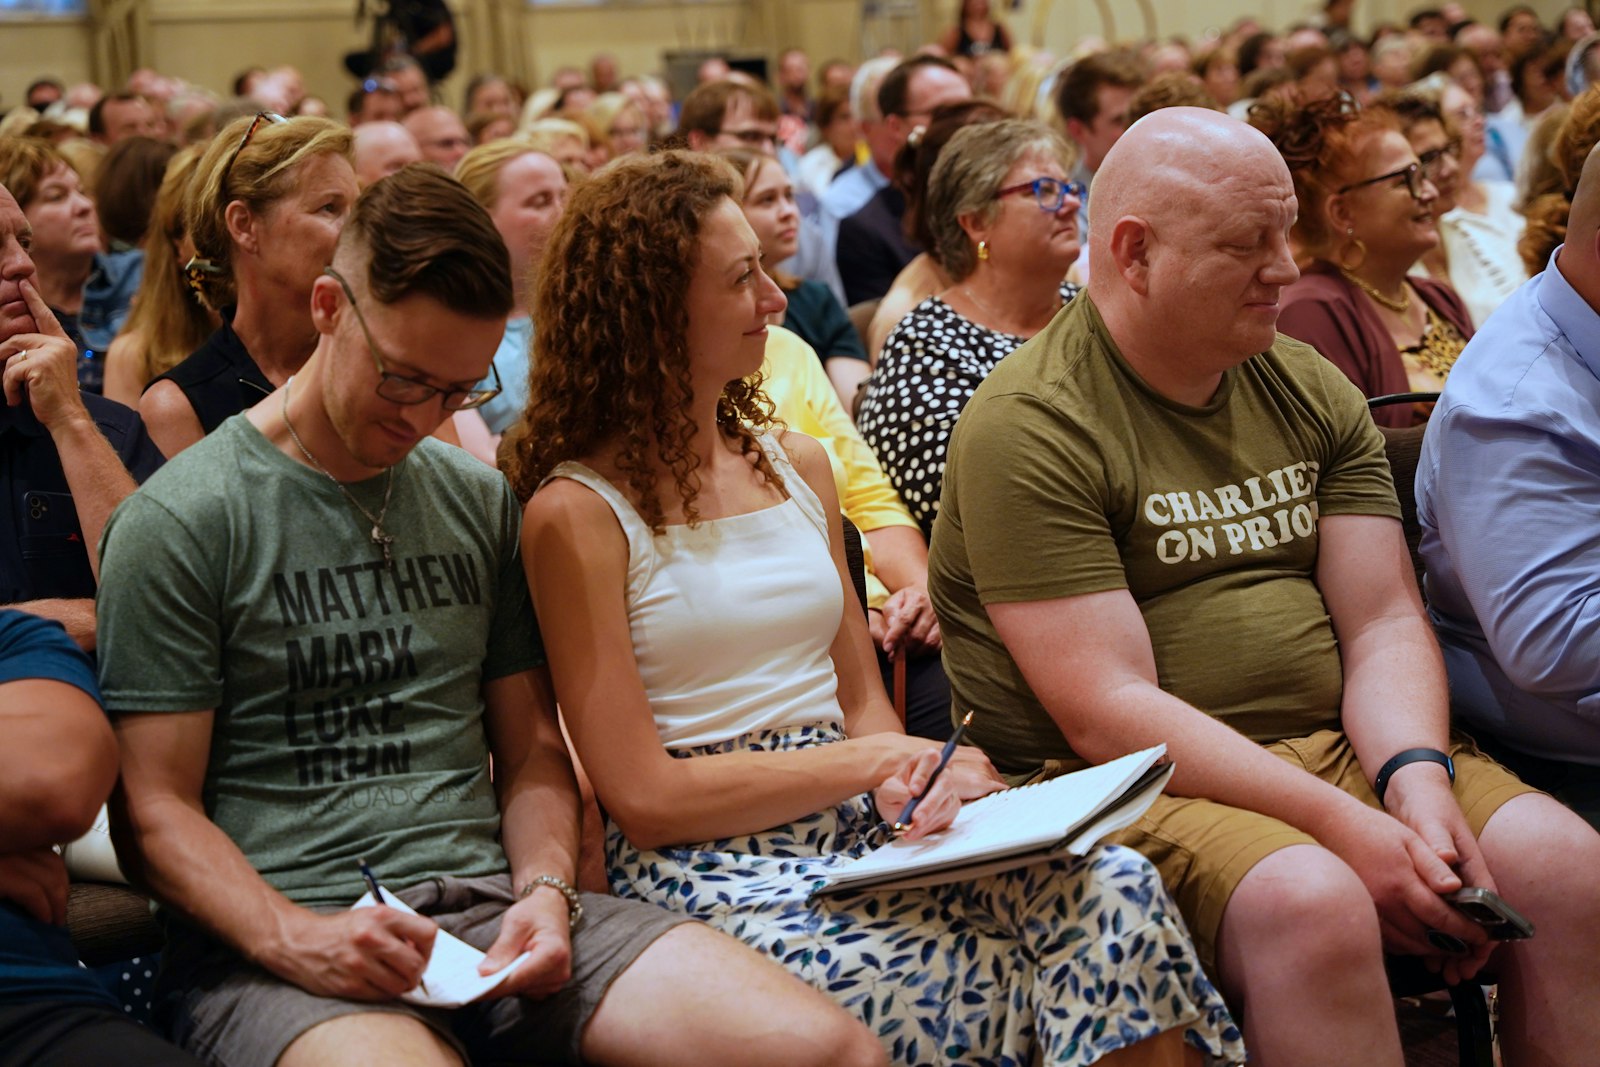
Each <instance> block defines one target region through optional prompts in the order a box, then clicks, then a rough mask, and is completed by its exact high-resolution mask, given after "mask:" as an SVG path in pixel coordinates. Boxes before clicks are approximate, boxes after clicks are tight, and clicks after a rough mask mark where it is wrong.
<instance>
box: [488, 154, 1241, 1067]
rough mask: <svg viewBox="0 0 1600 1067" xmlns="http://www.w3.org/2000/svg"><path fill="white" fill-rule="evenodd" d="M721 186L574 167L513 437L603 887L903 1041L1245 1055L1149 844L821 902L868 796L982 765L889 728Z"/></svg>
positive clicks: (981, 772) (675, 162) (943, 802)
mask: <svg viewBox="0 0 1600 1067" xmlns="http://www.w3.org/2000/svg"><path fill="white" fill-rule="evenodd" d="M739 192H740V187H739V179H738V176H737V175H736V174H734V173H733V172H732V169H731V168H730V167H729V166H728V165H727V164H726V163H725V162H723V161H721V160H718V159H714V158H711V157H708V156H704V155H700V154H696V153H688V152H664V153H661V154H658V155H653V156H645V157H640V158H637V159H626V160H620V161H618V162H617V163H615V164H613V165H611V166H609V167H607V168H606V169H605V170H604V171H602V172H601V173H600V174H599V175H596V176H595V178H594V179H593V180H592V181H590V182H588V183H586V184H584V185H583V186H581V187H580V188H578V189H577V190H576V191H575V192H574V193H573V196H572V199H571V201H570V202H569V203H568V205H567V210H566V213H565V214H564V215H563V217H562V219H561V221H560V222H559V223H558V224H557V225H556V229H555V232H554V233H553V234H552V236H551V240H550V247H549V249H548V251H547V252H546V262H547V264H552V265H553V264H558V263H559V264H561V265H562V267H563V269H561V270H559V271H557V270H548V271H546V272H545V274H544V275H543V277H542V279H541V282H540V285H539V289H538V294H537V297H536V302H535V313H536V315H537V316H538V318H539V322H540V329H539V333H538V335H537V337H536V339H535V343H534V347H535V359H534V365H533V383H532V389H531V394H532V398H531V399H530V401H529V405H528V410H527V413H526V415H525V416H524V419H523V422H522V423H521V424H520V425H519V426H518V428H517V429H516V431H515V432H514V434H513V436H512V437H511V438H510V439H509V440H508V446H507V448H506V449H505V450H504V452H503V455H504V456H505V457H506V459H507V467H508V474H509V476H510V478H511V482H512V485H513V487H514V488H515V490H516V491H517V494H518V496H519V497H521V498H523V499H525V500H528V504H527V507H526V509H525V512H524V521H523V530H522V559H523V565H524V568H525V569H526V570H527V572H528V580H529V584H530V585H531V587H532V591H533V598H534V604H535V607H536V609H537V611H538V614H539V618H540V621H541V629H542V632H543V634H544V637H545V647H546V649H547V652H548V656H549V662H550V668H551V673H552V677H553V680H554V683H555V690H556V696H557V699H558V700H559V701H560V703H561V706H562V709H563V712H564V714H565V717H566V723H567V727H568V729H569V731H570V733H571V737H572V741H573V743H574V745H575V747H576V749H577V753H578V755H579V757H580V758H581V759H582V761H583V763H584V766H585V767H586V768H587V769H588V772H589V775H590V778H591V780H592V781H593V783H594V787H595V791H596V793H597V795H598V797H599V800H600V803H601V805H602V807H603V808H604V809H605V811H606V812H607V815H608V818H609V819H610V827H609V834H608V840H607V854H608V864H607V867H608V870H609V873H610V878H611V884H612V889H613V890H614V891H615V892H616V893H617V894H618V895H619V896H622V897H631V898H635V899H644V900H649V901H653V902H655V903H657V904H659V905H660V906H662V907H665V908H670V909H675V910H678V911H682V912H685V913H687V914H690V915H692V916H694V917H696V918H699V919H701V920H703V921H705V922H707V923H709V924H711V925H712V926H715V927H717V928H719V929H722V930H724V931H727V932H729V933H731V934H733V935H734V936H736V937H738V938H740V939H741V940H743V941H745V942H746V943H747V944H750V945H751V946H753V947H755V948H757V949H758V950H760V951H762V952H764V953H767V954H769V955H771V956H772V957H773V958H775V959H777V960H779V962H781V963H782V964H783V965H784V966H785V967H786V968H788V969H789V970H790V971H792V972H793V973H795V974H797V975H799V976H800V977H801V978H804V979H805V980H806V981H808V982H809V983H811V984H812V985H814V986H816V987H817V988H819V989H821V990H822V991H823V992H824V993H826V994H827V995H829V996H830V997H832V998H834V999H835V1000H837V1001H838V1002H839V1003H840V1004H841V1005H843V1006H844V1007H845V1008H846V1009H847V1010H849V1011H851V1012H852V1013H854V1014H855V1015H856V1016H857V1017H858V1018H860V1019H861V1020H862V1021H863V1022H865V1023H867V1024H868V1025H869V1026H870V1027H871V1028H872V1029H873V1032H874V1033H875V1034H876V1035H877V1037H878V1039H879V1041H880V1042H881V1043H882V1045H883V1050H884V1053H885V1054H886V1056H887V1057H889V1058H892V1060H893V1061H894V1062H896V1063H901V1064H925V1063H936V1062H937V1063H946V1062H949V1063H969V1062H972V1063H979V1062H1013V1063H1045V1064H1052V1065H1054V1064H1075V1065H1079V1064H1089V1063H1095V1062H1100V1063H1103V1064H1106V1065H1110V1064H1119V1065H1128V1064H1135V1063H1137V1064H1155V1063H1198V1062H1200V1056H1201V1055H1202V1051H1201V1050H1203V1054H1206V1055H1209V1056H1211V1057H1212V1058H1213V1060H1214V1061H1220V1062H1232V1061H1237V1060H1239V1059H1241V1058H1242V1056H1243V1049H1242V1048H1241V1047H1240V1040H1239V1034H1238V1030H1237V1029H1236V1028H1235V1027H1234V1026H1233V1024H1232V1022H1231V1020H1230V1019H1229V1017H1228V1014H1227V1009H1226V1008H1225V1006H1224V1005H1223V1003H1222V1001H1221V999H1220V997H1219V996H1218V995H1217V993H1216V992H1215V990H1214V989H1213V988H1212V987H1211V984H1210V982H1209V981H1208V980H1207V979H1206V978H1205V977H1204V974H1203V972H1202V971H1201V970H1200V967H1199V964H1198V963H1197V962H1196V961H1195V956H1194V949H1193V947H1192V946H1191V945H1190V944H1189V941H1188V937H1187V934H1186V932H1185V930H1184V928H1183V925H1182V921H1181V920H1180V919H1179V918H1178V913H1177V908H1176V906H1175V905H1174V904H1173V903H1172V901H1171V900H1170V898H1168V896H1167V894H1166V891H1165V889H1164V888H1163V887H1162V885H1161V881H1160V878H1159V876H1158V875H1157V874H1156V872H1155V870H1154V868H1153V867H1151V866H1150V864H1149V862H1148V861H1147V860H1145V859H1144V858H1143V857H1142V856H1140V855H1138V854H1137V853H1134V852H1130V851H1128V850H1126V849H1121V848H1116V847H1107V846H1101V847H1097V848H1095V849H1093V850H1091V851H1090V853H1089V854H1088V855H1087V856H1085V857H1082V858H1063V859H1059V860H1053V861H1050V862H1046V863H1043V864H1040V865H1037V866H1034V867H1029V868H1026V869H1023V870H1014V871H1010V872H1006V873H1003V874H997V875H990V876H988V877H983V878H976V879H971V880H967V881H963V882H957V883H955V884H952V885H948V886H940V887H936V888H926V887H924V888H911V889H905V890H899V891H896V892H895V893H894V894H893V895H886V894H884V893H879V892H864V893H856V894H851V895H845V896H838V897H823V898H820V899H815V900H813V899H810V894H811V891H812V890H813V889H814V888H815V887H816V886H817V884H818V882H819V880H820V878H821V877H822V876H823V875H825V874H826V873H827V872H828V871H829V870H831V869H832V868H834V867H836V866H837V865H839V864H840V863H842V862H845V861H847V860H849V859H850V858H852V857H855V856H859V855H862V854H864V853H865V852H867V851H868V850H870V849H871V848H872V847H874V846H875V845H876V844H878V843H879V842H880V841H881V840H882V838H881V837H880V836H879V835H878V833H877V832H876V831H875V830H874V827H875V826H876V824H877V820H878V816H877V815H876V814H875V812H874V808H873V803H874V802H875V804H876V810H877V811H880V812H895V811H898V810H899V809H900V805H902V804H904V803H905V802H906V800H907V799H908V798H909V797H910V796H911V795H917V794H921V793H922V792H923V791H924V790H926V796H925V797H924V799H923V800H922V802H921V803H920V804H919V806H918V807H917V809H916V813H915V817H914V818H912V819H911V830H910V833H909V836H910V837H911V838H913V839H915V838H920V837H922V836H924V835H925V834H928V833H931V832H934V831H936V830H938V829H941V828H943V827H945V826H948V825H949V823H950V821H951V820H952V819H953V818H954V817H955V815H956V813H957V811H958V810H959V806H960V803H961V801H962V799H964V798H971V797H977V796H981V795H984V794H986V793H988V792H990V791H992V790H993V789H995V788H996V787H997V786H998V784H999V783H998V779H997V778H996V776H995V774H994V770H993V768H992V767H991V766H990V765H989V764H988V761H987V760H986V759H985V758H984V757H983V756H982V755H981V754H980V753H979V752H978V751H977V750H976V749H973V748H971V747H970V746H963V747H960V748H958V749H957V750H956V756H955V758H954V759H952V761H951V762H950V765H949V767H948V769H947V770H946V772H945V773H944V774H943V775H941V776H940V777H939V778H938V779H937V780H935V781H930V777H929V776H930V774H931V771H932V768H933V766H934V765H935V763H937V761H938V755H939V747H940V746H939V745H938V744H937V743H935V742H932V741H927V740H923V739H918V738H910V737H907V736H906V735H905V734H904V733H903V732H902V731H901V728H900V724H899V723H898V721H897V720H896V719H895V717H894V712H893V710H892V709H891V708H890V706H889V702H888V699H887V698H886V696H885V694H884V691H883V688H882V685H881V683H880V682H879V681H878V676H877V668H876V664H875V662H874V659H873V656H872V651H871V645H870V641H869V638H868V636H867V627H866V620H865V618H864V616H863V612H862V611H861V610H860V609H859V608H858V607H857V606H856V603H855V593H854V591H853V589H852V583H851V579H850V577H849V574H848V571H847V568H846V565H845V560H844V551H843V548H842V547H841V539H842V529H841V521H840V518H839V505H838V499H837V497H836V494H835V490H834V479H833V475H832V472H831V470H830V468H829V463H828V460H827V458H826V456H825V455H824V453H823V451H822V449H821V447H820V446H819V445H818V444H817V443H816V442H815V441H813V440H811V439H810V438H807V437H804V436H802V435H800V434H796V433H784V432H780V431H779V430H778V429H777V428H776V427H774V425H773V423H772V418H771V415H770V412H771V407H770V403H769V402H768V401H767V399H766V398H765V396H764V395H763V393H762V391H761V377H760V368H761V366H762V363H763V360H764V358H765V353H766V348H767V344H768V336H767V333H768V331H767V325H766V324H767V322H768V320H769V319H770V318H771V317H772V316H775V315H778V314H781V313H782V311H783V308H784V298H783V294H782V292H781V291H780V290H779V289H778V287H777V286H776V285H775V284H774V283H773V282H772V280H771V279H770V278H768V277H767V276H766V275H765V274H764V273H763V272H762V270H761V266H760V248H759V244H758V242H757V240H756V237H755V234H754V233H753V232H752V231H751V229H750V226H749V224H748V223H747V222H746V221H745V218H744V214H743V212H742V211H741V209H740V207H739V203H738V199H737V197H738V195H739ZM972 975H978V976H981V978H979V979H973V978H971V977H969V976H972ZM1112 981H1114V982H1115V984H1116V987H1117V991H1116V994H1115V995H1114V996H1111V995H1108V996H1091V995H1089V994H1088V993H1087V992H1086V991H1088V990H1094V991H1096V992H1097V993H1098V992H1103V991H1106V990H1107V983H1108V982H1112ZM1158 990H1159V992H1158ZM1185 1041H1187V1042H1188V1043H1189V1046H1192V1047H1186V1046H1185ZM1186 1056H1187V1057H1188V1058H1187V1059H1185V1058H1184V1057H1186ZM1162 1057H1164V1058H1162Z"/></svg>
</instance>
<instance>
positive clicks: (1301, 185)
mask: <svg viewBox="0 0 1600 1067" xmlns="http://www.w3.org/2000/svg"><path fill="white" fill-rule="evenodd" d="M1250 124H1251V125H1252V126H1254V127H1256V128H1257V129H1258V130H1260V131H1261V132H1262V133H1264V134H1266V135H1267V137H1269V138H1270V139H1271V140H1272V143H1273V144H1274V145H1275V146H1277V149H1278V151H1279V152H1280V153H1282V155H1283V159H1284V162H1285V163H1287V164H1288V165H1289V173H1290V175H1291V176H1292V177H1293V179H1294V192H1295V197H1296V198H1297V199H1298V200H1299V204H1300V214H1299V217H1298V218H1297V219H1296V220H1295V224H1294V234H1293V236H1294V241H1295V246H1296V248H1297V249H1298V250H1299V252H1300V254H1301V256H1302V257H1303V258H1304V259H1305V260H1309V262H1308V263H1305V264H1304V265H1303V267H1302V271H1301V275H1300V280H1299V281H1297V282H1295V283H1294V284H1293V285H1290V286H1289V287H1288V288H1286V289H1284V291H1283V297H1282V300H1283V310H1282V313H1281V314H1280V315H1279V317H1278V329H1279V330H1280V331H1282V332H1283V333H1286V334H1288V335H1289V336H1290V337H1294V338H1298V339H1299V340H1301V341H1304V342H1306V343H1307V344H1309V345H1311V346H1312V347H1313V348H1315V349H1316V350H1317V351H1318V352H1321V353H1322V354H1323V356H1325V357H1326V358H1327V359H1328V360H1329V361H1331V362H1332V363H1333V364H1334V365H1335V366H1337V367H1338V368H1339V369H1340V370H1342V371H1344V373H1345V375H1346V376H1348V377H1349V378H1350V380H1351V381H1353V382H1355V383H1356V385H1357V386H1359V387H1360V389H1361V391H1362V392H1363V393H1365V394H1366V395H1367V396H1368V397H1377V396H1385V395H1388V394H1391V393H1407V392H1436V391H1438V390H1439V389H1440V388H1441V387H1442V386H1443V385H1444V380H1445V376H1446V375H1447V374H1449V373H1450V367H1451V366H1452V365H1454V363H1455V361H1456V357H1457V356H1459V355H1460V354H1461V350H1462V349H1463V348H1465V347H1466V344H1467V339H1468V338H1470V337H1471V336H1472V320H1471V318H1470V317H1469V316H1468V315H1467V309H1466V305H1464V304H1463V303H1462V302H1461V298H1460V297H1459V296H1457V295H1456V293H1455V290H1454V289H1451V288H1450V286H1449V285H1447V284H1445V283H1444V282H1440V281H1434V280H1431V279H1428V278H1422V277H1418V276H1416V275H1413V274H1411V273H1410V271H1411V268H1412V267H1413V266H1414V265H1415V264H1416V262H1417V260H1418V259H1420V258H1421V257H1422V256H1423V255H1424V254H1426V253H1428V252H1430V251H1432V250H1433V249H1434V248H1436V247H1437V246H1438V244H1439V229H1438V227H1437V226H1436V225H1435V224H1434V220H1433V202H1434V200H1435V199H1437V197H1438V195H1439V191H1438V189H1437V188H1435V186H1434V184H1433V181H1432V178H1431V175H1432V173H1433V170H1432V167H1431V166H1430V167H1429V168H1426V169H1425V168H1424V167H1423V165H1422V163H1421V162H1420V161H1419V160H1418V159H1417V155H1416V153H1415V152H1414V151H1412V148H1411V145H1410V143H1409V142H1408V141H1407V140H1406V139H1405V137H1404V135H1402V134H1401V132H1400V126H1399V121H1398V120H1397V119H1396V118H1395V116H1394V115H1393V114H1392V113H1388V112H1384V111H1380V110H1365V111H1363V110H1362V109H1361V108H1360V107H1359V106H1358V105H1356V104H1355V103H1354V102H1353V101H1351V100H1349V99H1348V98H1345V97H1339V98H1335V99H1332V100H1323V101H1316V102H1313V103H1308V104H1303V103H1301V102H1299V101H1296V100H1292V99H1281V98H1280V99H1273V100H1266V101H1262V102H1259V103H1257V104H1256V105H1255V106H1253V107H1252V108H1251V109H1250ZM1374 418H1376V419H1377V420H1378V421H1379V422H1381V423H1384V424H1385V425H1390V426H1406V425H1410V424H1412V423H1413V422H1414V421H1422V420H1424V419H1426V418H1427V411H1426V409H1424V408H1417V409H1410V408H1405V407H1396V406H1390V407H1386V408H1380V409H1379V410H1378V411H1376V412H1375V413H1374Z"/></svg>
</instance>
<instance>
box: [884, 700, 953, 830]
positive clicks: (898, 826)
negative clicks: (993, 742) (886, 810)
mask: <svg viewBox="0 0 1600 1067" xmlns="http://www.w3.org/2000/svg"><path fill="white" fill-rule="evenodd" d="M971 721H972V712H970V711H969V712H967V717H966V718H964V719H962V720H961V724H960V725H959V726H957V727H956V732H955V733H953V734H951V735H950V740H948V741H946V742H945V743H944V751H943V752H940V753H939V765H938V766H937V767H935V768H934V769H933V773H932V774H930V775H929V776H928V784H927V785H926V786H924V787H923V790H922V796H915V797H912V798H911V799H910V800H909V801H907V802H906V806H905V810H904V811H902V812H901V813H900V817H899V818H898V819H896V820H895V821H894V832H895V833H897V834H903V833H905V832H906V831H907V830H909V829H911V815H912V813H913V812H915V811H916V810H917V805H918V804H920V803H921V802H922V797H925V796H927V795H928V791H929V790H930V789H932V788H933V783H934V782H937V781H938V780H939V775H940V774H942V773H944V767H945V764H947V763H949V762H950V757H951V756H953V755H955V754H956V746H957V745H959V744H960V743H961V735H962V734H964V733H966V732H967V723H969V722H971Z"/></svg>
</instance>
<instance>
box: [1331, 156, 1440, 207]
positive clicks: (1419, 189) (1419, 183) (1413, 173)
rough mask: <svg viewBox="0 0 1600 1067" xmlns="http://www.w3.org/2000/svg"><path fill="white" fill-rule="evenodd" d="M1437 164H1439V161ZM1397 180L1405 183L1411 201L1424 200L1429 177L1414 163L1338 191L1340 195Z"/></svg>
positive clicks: (1419, 164)
mask: <svg viewBox="0 0 1600 1067" xmlns="http://www.w3.org/2000/svg"><path fill="white" fill-rule="evenodd" d="M1435 162H1437V159H1436V160H1435ZM1395 178H1399V179H1402V180H1403V181H1404V182H1405V184H1406V191H1407V192H1409V193H1410V194H1411V199H1413V200H1421V199H1422V194H1423V189H1424V186H1426V185H1427V182H1428V175H1426V174H1424V173H1423V172H1422V164H1421V163H1412V164H1410V165H1409V166H1405V167H1401V168H1400V169H1399V170H1391V171H1390V172H1389V173H1388V174H1380V175H1378V176H1377V177H1376V178H1367V179H1365V180H1363V181H1359V182H1351V183H1350V184H1349V185H1346V186H1343V187H1341V188H1340V189H1339V190H1338V191H1339V192H1340V193H1348V192H1349V191H1350V190H1352V189H1359V188H1361V187H1362V186H1363V185H1377V184H1378V183H1379V182H1386V181H1390V180H1392V179H1395Z"/></svg>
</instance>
